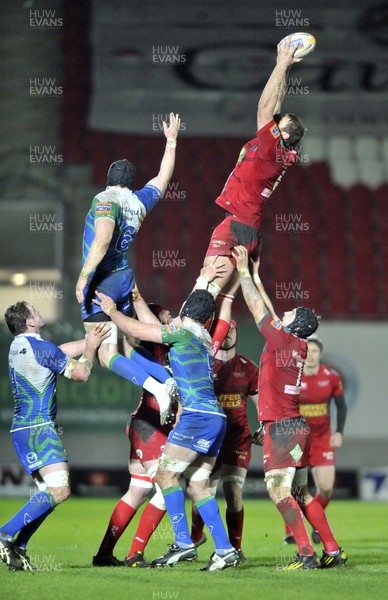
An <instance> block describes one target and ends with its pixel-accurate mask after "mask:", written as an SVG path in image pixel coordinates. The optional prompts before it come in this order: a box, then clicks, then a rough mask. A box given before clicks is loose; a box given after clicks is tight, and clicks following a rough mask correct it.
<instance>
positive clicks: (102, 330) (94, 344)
mask: <svg viewBox="0 0 388 600" xmlns="http://www.w3.org/2000/svg"><path fill="white" fill-rule="evenodd" d="M111 329H112V327H111V326H110V325H109V323H98V325H96V327H95V328H94V329H92V331H89V333H87V334H86V336H85V339H86V345H87V346H88V347H89V348H92V349H93V350H97V348H99V347H100V345H101V344H102V342H103V341H104V340H106V339H107V338H108V337H109V336H110V332H111Z"/></svg>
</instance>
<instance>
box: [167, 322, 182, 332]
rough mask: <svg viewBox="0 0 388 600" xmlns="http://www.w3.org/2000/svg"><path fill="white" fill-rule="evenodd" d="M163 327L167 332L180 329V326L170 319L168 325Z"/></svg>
mask: <svg viewBox="0 0 388 600" xmlns="http://www.w3.org/2000/svg"><path fill="white" fill-rule="evenodd" d="M165 328H166V332H167V333H175V332H176V331H179V330H180V328H181V326H180V325H178V323H175V322H174V321H171V323H169V324H168V325H165Z"/></svg>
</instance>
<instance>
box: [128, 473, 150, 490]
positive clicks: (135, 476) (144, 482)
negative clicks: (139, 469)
mask: <svg viewBox="0 0 388 600" xmlns="http://www.w3.org/2000/svg"><path fill="white" fill-rule="evenodd" d="M131 486H134V487H138V488H143V489H146V490H151V489H152V488H153V487H154V484H153V483H152V481H151V479H150V478H149V477H148V475H140V474H139V473H131Z"/></svg>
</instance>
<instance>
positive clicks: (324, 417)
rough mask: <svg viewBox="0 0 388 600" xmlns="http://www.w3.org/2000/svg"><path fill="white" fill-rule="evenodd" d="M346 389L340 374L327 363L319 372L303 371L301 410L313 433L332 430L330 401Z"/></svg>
mask: <svg viewBox="0 0 388 600" xmlns="http://www.w3.org/2000/svg"><path fill="white" fill-rule="evenodd" d="M343 391H344V388H343V385H342V381H341V377H340V376H339V374H338V373H337V372H336V371H334V370H333V369H330V368H329V367H327V366H326V365H322V364H321V365H320V367H319V370H318V373H316V374H315V375H307V374H306V373H303V376H302V381H301V390H300V396H299V410H300V412H301V414H302V415H303V416H304V417H305V418H306V421H307V422H308V424H309V425H310V428H311V430H312V431H313V433H317V431H322V433H323V432H325V431H327V430H330V401H331V399H332V398H333V396H340V395H341V394H342V393H343Z"/></svg>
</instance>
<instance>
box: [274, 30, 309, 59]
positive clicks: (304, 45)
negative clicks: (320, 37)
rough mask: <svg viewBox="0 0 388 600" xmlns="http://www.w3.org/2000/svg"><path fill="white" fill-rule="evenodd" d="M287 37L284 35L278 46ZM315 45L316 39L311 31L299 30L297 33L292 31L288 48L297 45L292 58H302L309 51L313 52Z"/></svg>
mask: <svg viewBox="0 0 388 600" xmlns="http://www.w3.org/2000/svg"><path fill="white" fill-rule="evenodd" d="M288 37H289V36H286V37H285V38H283V39H282V40H281V41H280V42H279V44H278V46H281V45H282V44H284V42H285V41H286V39H287V38H288ZM316 45H317V42H316V39H315V37H314V36H313V35H311V33H304V32H299V33H293V34H292V35H291V40H290V48H293V47H294V46H297V49H296V51H295V54H294V58H303V57H304V56H307V55H308V54H310V52H313V50H314V49H315V46H316Z"/></svg>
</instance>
